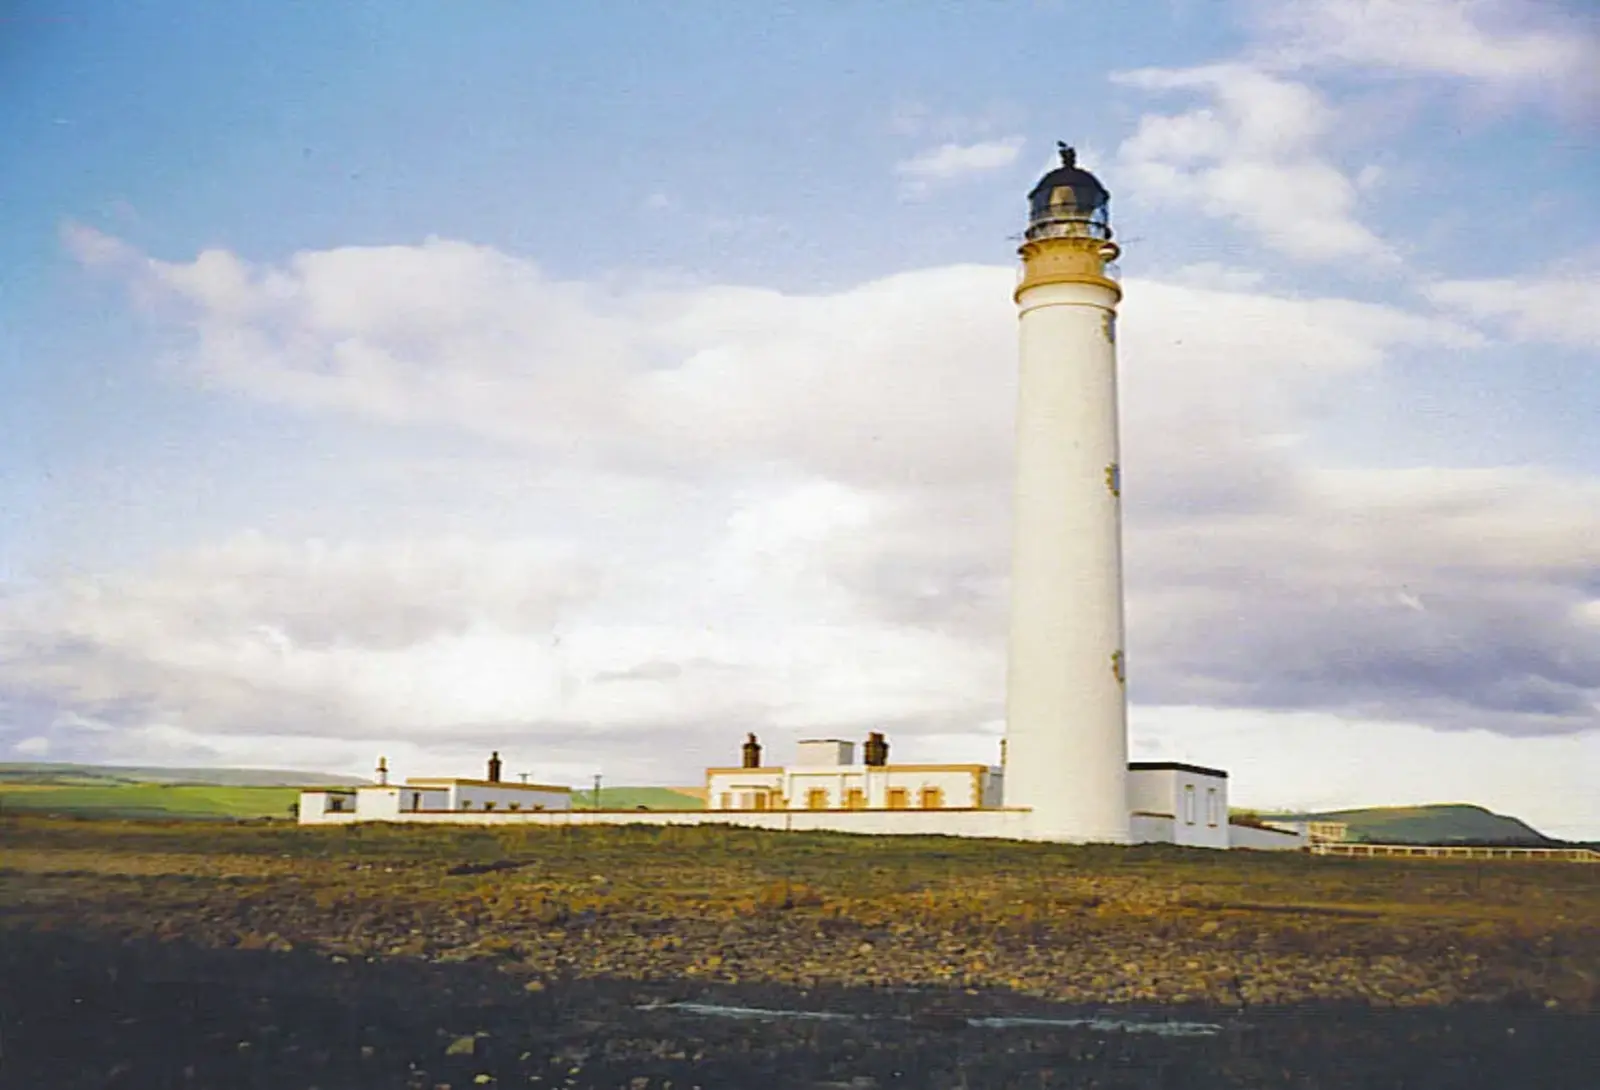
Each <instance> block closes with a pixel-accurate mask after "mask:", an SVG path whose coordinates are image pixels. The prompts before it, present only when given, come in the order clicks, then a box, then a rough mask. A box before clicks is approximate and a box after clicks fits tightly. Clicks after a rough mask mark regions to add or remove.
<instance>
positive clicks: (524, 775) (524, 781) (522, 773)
mask: <svg viewBox="0 0 1600 1090" xmlns="http://www.w3.org/2000/svg"><path fill="white" fill-rule="evenodd" d="M517 775H519V776H521V777H522V782H523V783H527V782H528V774H527V773H526V772H518V773H517Z"/></svg>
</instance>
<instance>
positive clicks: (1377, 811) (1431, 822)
mask: <svg viewBox="0 0 1600 1090" xmlns="http://www.w3.org/2000/svg"><path fill="white" fill-rule="evenodd" d="M1262 816H1263V817H1265V818H1266V819H1267V820H1269V821H1308V820H1309V821H1342V822H1344V823H1346V824H1347V825H1349V826H1350V839H1352V840H1364V841H1367V842H1369V843H1382V844H1459V843H1472V844H1480V843H1517V844H1550V843H1555V842H1554V841H1553V840H1552V839H1551V838H1550V837H1547V836H1545V835H1544V834H1543V833H1541V832H1539V831H1538V830H1537V829H1535V828H1533V827H1532V826H1531V825H1528V824H1527V823H1526V822H1524V821H1521V820H1519V819H1517V818H1514V817H1509V816H1507V815H1505V814H1496V813H1493V812H1492V811H1489V810H1486V809H1484V808H1483V807H1482V806H1471V805H1467V804H1464V803H1444V804H1437V805H1431V806H1375V807H1367V808H1363V809H1357V810H1326V811H1322V812H1319V813H1299V814H1263V815H1262Z"/></svg>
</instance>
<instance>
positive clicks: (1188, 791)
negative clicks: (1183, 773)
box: [1183, 783, 1194, 825]
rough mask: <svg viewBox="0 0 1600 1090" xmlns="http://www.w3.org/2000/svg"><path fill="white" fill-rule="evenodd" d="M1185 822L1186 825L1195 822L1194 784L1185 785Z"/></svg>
mask: <svg viewBox="0 0 1600 1090" xmlns="http://www.w3.org/2000/svg"><path fill="white" fill-rule="evenodd" d="M1183 822H1184V824H1185V825H1193V824H1194V784H1192V783H1186V784H1184V785H1183Z"/></svg>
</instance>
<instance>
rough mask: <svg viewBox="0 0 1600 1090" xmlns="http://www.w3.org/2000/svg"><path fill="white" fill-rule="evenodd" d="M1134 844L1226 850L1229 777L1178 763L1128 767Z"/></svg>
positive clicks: (1212, 769)
mask: <svg viewBox="0 0 1600 1090" xmlns="http://www.w3.org/2000/svg"><path fill="white" fill-rule="evenodd" d="M1128 806H1129V818H1130V822H1131V828H1132V833H1133V839H1134V840H1135V841H1137V842H1141V843H1148V842H1151V841H1156V842H1160V843H1164V844H1188V845H1192V846H1194V847H1197V848H1226V847H1228V843H1229V841H1228V832H1229V825H1228V774H1227V773H1226V772H1223V771H1221V770H1220V769H1215V768H1202V767H1200V766H1199V765H1190V764H1180V763H1178V762H1175V761H1135V762H1133V763H1132V764H1130V765H1128Z"/></svg>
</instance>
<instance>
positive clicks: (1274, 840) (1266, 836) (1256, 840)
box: [1228, 825, 1311, 852]
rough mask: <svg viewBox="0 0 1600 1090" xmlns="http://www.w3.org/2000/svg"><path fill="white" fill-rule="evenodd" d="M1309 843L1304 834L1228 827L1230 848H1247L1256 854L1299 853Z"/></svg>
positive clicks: (1236, 826)
mask: <svg viewBox="0 0 1600 1090" xmlns="http://www.w3.org/2000/svg"><path fill="white" fill-rule="evenodd" d="M1310 843H1311V840H1310V838H1309V837H1307V836H1306V835H1305V834H1304V833H1285V832H1278V831H1276V830H1271V829H1257V828H1254V827H1253V826H1250V825H1230V826H1228V846H1229V847H1230V848H1248V849H1251V850H1253V851H1258V852H1292V851H1299V850H1300V849H1301V848H1304V847H1306V846H1307V845H1308V844H1310Z"/></svg>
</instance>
